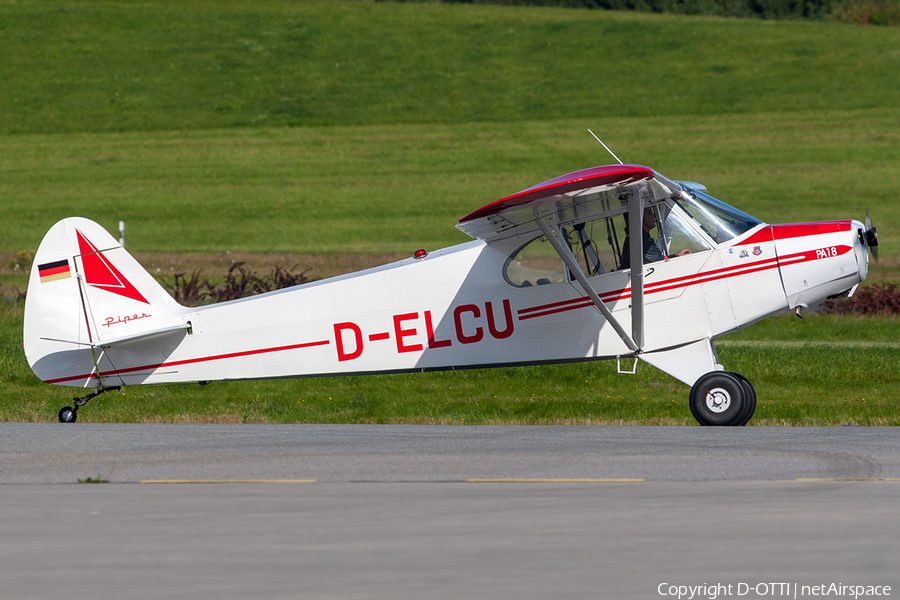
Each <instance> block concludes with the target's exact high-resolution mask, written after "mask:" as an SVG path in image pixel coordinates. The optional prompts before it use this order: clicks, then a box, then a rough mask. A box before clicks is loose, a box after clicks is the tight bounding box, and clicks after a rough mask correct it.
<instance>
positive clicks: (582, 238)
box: [503, 214, 624, 287]
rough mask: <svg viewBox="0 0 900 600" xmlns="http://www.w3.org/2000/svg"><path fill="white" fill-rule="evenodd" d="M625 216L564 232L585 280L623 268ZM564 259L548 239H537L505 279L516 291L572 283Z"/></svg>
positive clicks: (515, 258) (509, 265) (516, 256)
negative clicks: (537, 286) (517, 288)
mask: <svg viewBox="0 0 900 600" xmlns="http://www.w3.org/2000/svg"><path fill="white" fill-rule="evenodd" d="M623 219H624V215H621V214H619V215H615V216H610V217H606V218H601V219H595V220H593V221H588V222H587V223H577V224H575V225H571V226H569V227H563V228H562V234H563V237H564V238H565V242H566V244H567V245H568V246H569V250H570V251H571V252H572V255H573V256H574V257H575V261H576V262H577V263H578V266H579V267H580V268H581V272H582V273H584V274H585V276H586V277H594V276H596V275H602V274H604V273H606V272H608V271H615V270H616V269H618V268H622V259H621V252H622V250H621V248H622V235H621V234H620V233H619V232H622V231H624V220H623ZM567 271H568V269H566V267H565V265H564V263H563V261H562V259H561V258H560V257H559V255H558V254H557V253H556V250H554V249H553V246H551V245H550V242H548V241H547V238H546V237H545V236H543V235H542V236H540V237H537V238H535V239H533V240H531V241H530V242H528V243H527V244H525V245H524V246H522V247H521V248H519V249H518V250H517V251H516V252H514V253H513V255H512V256H510V257H509V259H508V260H507V261H506V265H505V267H504V269H503V276H504V277H505V278H506V281H508V282H509V283H510V284H512V285H514V286H516V287H531V286H535V285H548V284H552V283H563V282H566V281H572V280H574V279H575V276H574V275H572V274H571V273H568V272H567Z"/></svg>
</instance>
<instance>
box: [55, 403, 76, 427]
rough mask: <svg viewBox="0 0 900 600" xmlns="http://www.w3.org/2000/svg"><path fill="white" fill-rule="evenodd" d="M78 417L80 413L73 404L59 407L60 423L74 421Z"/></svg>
mask: <svg viewBox="0 0 900 600" xmlns="http://www.w3.org/2000/svg"><path fill="white" fill-rule="evenodd" d="M77 418H78V413H76V412H75V409H74V408H72V407H71V406H64V407H62V408H61V409H59V422H60V423H74V422H75V419H77Z"/></svg>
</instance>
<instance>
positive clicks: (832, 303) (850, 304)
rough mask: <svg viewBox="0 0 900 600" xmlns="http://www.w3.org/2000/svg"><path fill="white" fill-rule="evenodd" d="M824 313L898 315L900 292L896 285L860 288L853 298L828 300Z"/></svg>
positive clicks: (877, 284) (888, 284) (887, 284)
mask: <svg viewBox="0 0 900 600" xmlns="http://www.w3.org/2000/svg"><path fill="white" fill-rule="evenodd" d="M823 311H824V312H827V313H832V314H855V315H882V316H889V315H898V314H900V291H898V290H897V284H895V283H876V284H873V285H868V286H866V287H860V288H859V289H857V290H856V293H855V294H854V295H853V297H852V298H836V299H834V300H828V301H826V302H825V304H824V306H823Z"/></svg>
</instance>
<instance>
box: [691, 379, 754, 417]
mask: <svg viewBox="0 0 900 600" xmlns="http://www.w3.org/2000/svg"><path fill="white" fill-rule="evenodd" d="M748 389H749V388H747V387H744V383H743V382H742V381H741V379H740V378H739V377H738V376H737V375H735V374H734V373H728V372H727V371H712V372H710V373H707V374H706V375H703V376H702V377H700V379H698V380H697V381H696V382H695V383H694V385H693V386H692V387H691V395H690V405H691V414H693V415H694V418H695V419H697V422H698V423H700V424H701V425H718V426H737V425H743V424H744V423H741V419H742V418H743V417H744V416H745V409H746V407H747V403H748V399H747V396H748V393H749V392H748Z"/></svg>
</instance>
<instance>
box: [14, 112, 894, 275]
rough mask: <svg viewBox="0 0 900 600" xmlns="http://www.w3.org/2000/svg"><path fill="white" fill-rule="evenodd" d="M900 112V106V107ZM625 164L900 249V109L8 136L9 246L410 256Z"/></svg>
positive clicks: (761, 210) (755, 210) (765, 211)
mask: <svg viewBox="0 0 900 600" xmlns="http://www.w3.org/2000/svg"><path fill="white" fill-rule="evenodd" d="M898 106H900V103H898ZM588 127H591V128H593V129H594V131H597V132H600V133H601V134H602V135H603V136H604V137H605V138H606V140H605V141H606V142H607V143H608V144H610V145H611V146H612V148H613V149H614V151H615V152H616V153H617V154H618V155H619V156H620V157H621V158H623V160H626V161H628V162H636V163H640V164H646V165H649V166H652V167H654V168H656V169H658V170H659V171H660V172H662V173H663V174H666V175H668V176H670V177H675V178H684V179H692V180H695V181H701V182H703V183H705V184H706V185H707V186H708V187H709V189H710V191H711V193H712V194H713V195H716V196H718V197H720V198H721V199H723V200H725V201H726V202H730V203H732V204H734V205H736V206H738V207H740V208H741V209H743V210H745V211H747V212H749V213H751V214H753V215H755V216H757V217H758V218H761V219H763V220H765V221H768V222H772V223H777V222H789V221H797V220H808V219H833V218H849V217H853V218H858V219H861V218H862V217H863V215H864V213H865V211H866V210H869V211H870V212H871V214H872V217H873V219H874V220H875V223H876V224H877V225H878V227H879V231H880V233H881V241H882V255H883V256H885V257H890V256H896V255H897V254H898V252H900V238H898V236H897V232H898V231H900V204H898V203H897V202H896V190H897V189H900V170H898V169H897V168H896V165H897V164H898V163H900V143H898V141H900V140H898V137H897V136H898V134H897V131H898V130H900V108H897V107H892V108H883V109H871V110H857V111H814V112H807V113H770V114H761V115H720V116H710V117H703V118H697V117H667V118H662V117H659V118H641V119H637V118H615V119H613V118H602V119H601V118H598V119H595V120H557V121H532V122H525V123H480V124H477V125H472V124H461V125H430V126H425V125H397V126H369V127H330V128H295V129H290V128H286V129H229V130H212V131H175V132H132V133H123V134H105V133H79V134H58V135H15V136H0V197H2V198H3V200H4V203H3V204H2V205H0V217H2V218H0V252H6V253H7V254H8V255H9V258H10V259H11V258H12V257H13V255H14V254H15V252H17V251H19V250H26V249H35V248H36V247H37V245H38V243H39V242H40V239H41V237H42V236H43V234H44V232H46V231H47V229H49V227H50V226H51V225H52V224H53V223H54V222H56V221H57V220H59V219H61V218H63V217H66V216H71V215H73V214H77V215H81V216H85V217H88V218H92V219H94V220H97V221H98V222H100V223H101V224H102V225H104V226H105V227H107V229H109V230H110V231H115V230H116V229H117V227H118V221H119V220H125V221H126V226H127V244H128V247H129V249H130V250H132V251H134V252H159V251H172V252H192V251H201V252H213V251H226V250H230V251H254V252H269V251H271V252H295V253H301V254H302V253H306V254H312V253H334V252H401V253H411V252H412V251H413V250H415V249H416V248H420V247H423V246H425V247H427V248H429V249H434V248H436V247H442V246H447V245H451V244H454V243H459V242H462V241H465V240H466V239H467V238H466V236H464V235H463V234H461V233H460V232H458V231H457V230H456V229H454V227H453V225H454V224H455V223H456V222H457V221H458V219H459V218H461V217H462V216H463V215H465V214H468V213H469V212H471V211H472V210H474V209H476V208H478V207H480V206H482V205H484V204H487V203H488V202H491V201H493V200H495V199H497V198H501V197H503V196H506V195H508V194H511V193H514V192H516V191H518V190H521V189H524V188H526V187H528V186H530V185H533V184H535V183H537V182H540V181H542V180H544V179H548V178H550V177H553V176H556V175H559V174H560V173H565V172H569V171H573V170H576V169H579V168H583V167H587V166H591V165H595V164H605V163H607V162H609V161H610V160H611V159H610V157H609V156H608V155H607V154H606V153H605V151H603V149H602V147H600V145H599V144H597V143H596V142H595V141H594V140H593V139H592V138H591V137H590V136H589V135H588V133H587V131H586V130H587V128H588Z"/></svg>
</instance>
